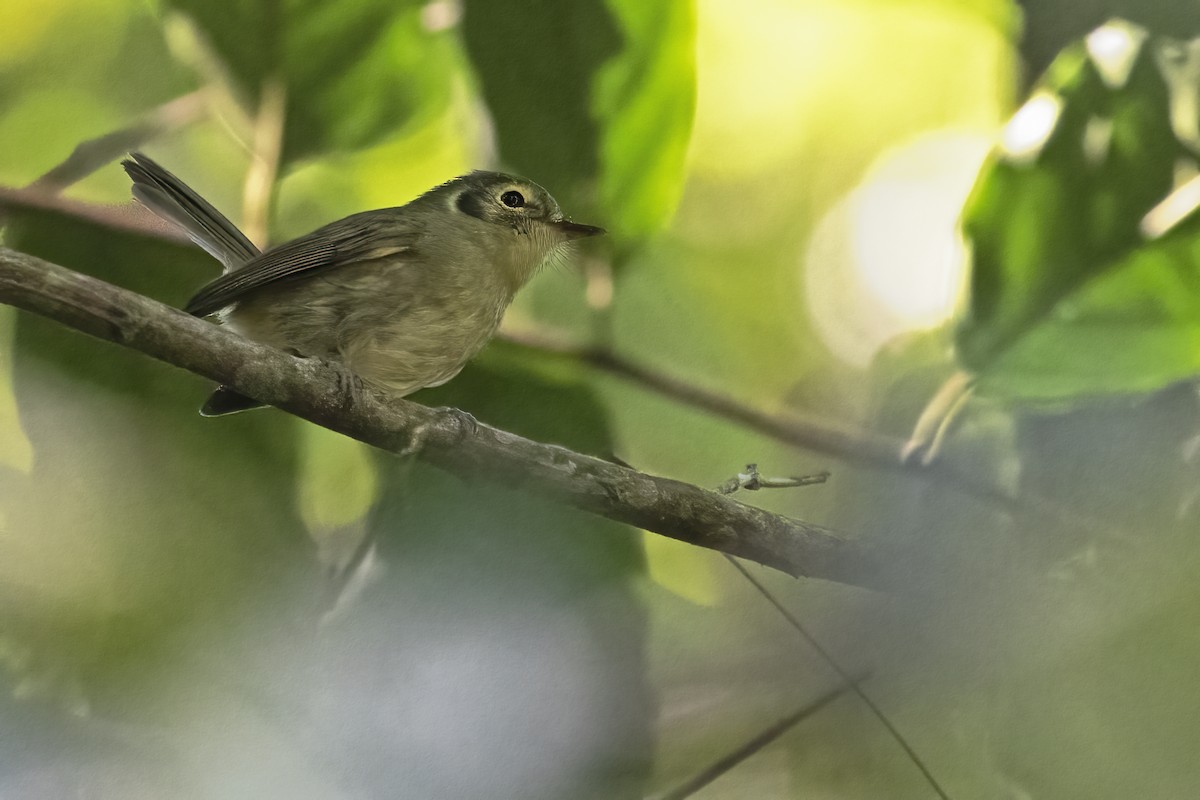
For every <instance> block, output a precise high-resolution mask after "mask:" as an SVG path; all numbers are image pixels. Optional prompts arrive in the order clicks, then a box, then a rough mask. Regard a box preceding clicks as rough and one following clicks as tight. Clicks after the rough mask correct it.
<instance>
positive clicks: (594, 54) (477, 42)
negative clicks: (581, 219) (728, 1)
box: [463, 0, 695, 237]
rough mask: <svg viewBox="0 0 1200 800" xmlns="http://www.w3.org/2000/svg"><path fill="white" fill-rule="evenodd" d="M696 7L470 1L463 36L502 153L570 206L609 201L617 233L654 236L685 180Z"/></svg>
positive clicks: (683, 0) (685, 3) (592, 0)
mask: <svg viewBox="0 0 1200 800" xmlns="http://www.w3.org/2000/svg"><path fill="white" fill-rule="evenodd" d="M693 15H694V11H693V8H692V0H680V1H679V2H672V3H639V2H631V1H630V0H607V1H606V0H581V1H580V2H574V3H569V4H564V3H555V2H552V0H530V2H525V3H520V4H510V3H493V2H488V0H467V2H465V3H464V20H463V36H464V40H465V43H466V46H467V51H468V53H469V54H470V57H471V61H472V63H473V64H474V66H475V74H476V76H477V79H478V80H479V82H480V85H481V88H482V90H483V96H484V99H485V100H486V101H487V102H488V105H489V107H490V108H491V109H492V111H493V120H494V122H495V125H496V139H497V144H498V146H499V149H500V156H501V158H502V159H503V160H504V161H505V162H507V163H509V164H511V165H512V167H513V169H515V170H516V171H518V172H521V173H524V174H529V175H537V176H540V177H539V180H543V181H545V182H546V183H547V185H549V186H554V187H556V188H555V191H556V192H557V193H558V195H559V200H560V202H564V203H566V204H567V207H569V208H576V207H579V206H580V205H581V204H584V205H583V207H584V209H589V210H590V204H588V201H589V199H591V201H592V203H595V202H599V203H600V204H601V207H602V208H603V209H604V211H605V222H606V224H608V225H609V226H611V227H612V228H613V231H614V233H616V234H617V235H619V236H622V237H637V236H645V235H647V234H650V233H653V232H654V231H655V230H657V229H658V228H659V227H661V226H662V224H663V223H664V222H666V221H667V220H668V219H669V218H670V215H671V213H672V212H673V211H674V209H675V205H676V203H677V202H678V198H679V195H680V190H681V188H682V177H683V176H682V173H683V166H684V154H685V150H686V147H687V142H688V137H689V134H690V132H691V126H692V109H693V94H694V88H693V87H694V84H695V69H694V65H693V55H692V42H693V38H694V33H693V28H694V21H693ZM547 97H554V98H556V101H555V102H553V103H547V102H546V98H547ZM597 193H598V195H599V197H598V198H593V194H597Z"/></svg>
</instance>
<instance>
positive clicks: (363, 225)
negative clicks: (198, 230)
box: [184, 208, 421, 317]
mask: <svg viewBox="0 0 1200 800" xmlns="http://www.w3.org/2000/svg"><path fill="white" fill-rule="evenodd" d="M396 211H397V209H390V208H389V209H381V210H379V211H366V212H363V213H361V214H355V215H353V216H350V217H346V218H345V219H343V220H339V221H337V222H333V223H330V224H329V225H326V226H325V227H323V228H318V229H317V230H315V231H313V232H312V233H310V234H308V235H306V236H301V237H300V238H299V239H295V240H293V241H290V242H288V243H286V244H282V245H280V246H279V247H277V248H275V249H274V250H268V251H267V252H265V253H263V254H262V255H261V256H259V257H258V258H256V259H254V260H253V261H251V262H249V263H248V264H246V265H245V266H244V267H242V268H241V269H238V270H235V271H233V272H230V273H227V274H225V275H222V276H221V277H219V278H217V279H216V280H215V281H213V282H212V283H210V284H208V285H207V286H205V287H204V288H203V289H201V290H200V291H199V292H197V293H196V296H195V297H193V298H192V299H191V300H189V301H188V304H187V306H186V308H185V309H184V310H185V311H187V312H188V313H189V314H194V315H195V316H197V317H203V316H206V315H208V314H212V313H214V312H216V311H220V310H221V309H222V308H225V307H226V306H229V305H231V304H232V303H235V302H237V301H238V300H240V299H241V298H243V297H244V296H245V295H246V294H248V293H250V292H253V291H255V290H257V289H261V288H262V287H264V286H267V285H268V284H272V283H277V282H279V281H287V280H294V279H296V278H306V277H309V276H311V275H314V274H316V273H318V272H323V271H325V270H327V269H332V268H334V267H338V266H344V265H346V264H355V263H359V262H362V261H371V260H374V259H378V258H388V257H394V256H399V255H405V256H408V257H409V258H411V257H412V256H413V255H414V253H415V250H414V248H415V246H416V244H417V240H418V239H419V238H420V234H421V227H420V226H419V225H415V224H411V223H408V222H401V221H400V220H399V219H397V214H396Z"/></svg>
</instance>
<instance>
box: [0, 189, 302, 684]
mask: <svg viewBox="0 0 1200 800" xmlns="http://www.w3.org/2000/svg"><path fill="white" fill-rule="evenodd" d="M6 214H7V220H6V221H7V223H8V225H7V227H6V228H5V231H4V234H5V241H6V243H7V244H9V245H10V246H12V247H15V248H19V249H21V250H22V251H24V252H28V253H32V254H36V255H38V256H40V257H43V258H46V259H48V260H51V261H54V262H56V263H59V264H64V265H66V266H69V267H71V268H73V269H78V270H81V271H84V272H86V273H88V274H92V275H97V276H98V277H101V278H103V279H105V280H108V281H111V282H113V283H116V284H118V285H121V286H124V287H126V288H129V289H132V290H134V291H137V292H140V293H142V294H146V295H149V296H151V297H154V298H156V299H159V300H162V301H163V302H166V303H169V304H173V305H179V304H180V303H182V302H183V301H184V300H185V299H186V298H187V297H188V295H189V294H190V293H191V292H192V291H193V290H194V289H195V287H196V285H197V284H199V283H201V282H202V281H203V280H204V278H205V277H209V276H211V275H212V274H214V273H215V272H216V267H215V265H214V263H213V261H212V259H210V258H209V257H208V256H207V255H206V254H204V253H202V252H200V251H199V250H198V249H196V248H192V247H184V246H182V245H178V244H173V243H168V242H163V241H155V240H150V239H146V238H143V237H141V236H137V235H134V234H129V233H124V232H120V231H116V230H112V229H108V228H105V227H104V226H102V225H99V224H97V223H93V222H90V221H85V220H81V219H78V218H72V217H70V216H68V215H64V214H60V213H58V212H54V211H38V210H9V211H8V212H6ZM14 340H15V341H14V344H15V346H14V364H13V371H14V376H13V385H14V388H15V394H16V401H17V406H18V410H19V413H20V418H21V423H22V427H23V428H24V430H25V433H26V434H27V435H28V438H29V441H30V443H31V445H32V450H33V464H32V470H31V471H30V473H29V475H28V476H27V478H25V479H24V481H23V487H24V488H23V491H22V492H21V493H20V494H17V495H11V496H4V498H3V499H4V508H3V510H4V512H5V514H6V516H7V523H6V529H5V537H6V540H7V541H8V543H9V545H11V549H9V550H8V551H7V557H6V558H5V559H4V560H3V564H2V565H0V583H11V584H13V585H16V586H17V587H19V589H18V590H17V591H19V595H18V596H17V597H16V600H15V602H13V603H8V604H5V605H3V606H2V607H0V630H2V631H3V632H4V634H5V635H13V636H15V637H16V638H17V639H19V640H20V641H22V642H23V643H32V644H34V645H35V646H36V648H37V649H38V651H39V652H40V653H41V655H43V656H44V657H46V658H49V659H51V660H55V661H58V662H61V663H62V665H63V668H64V669H66V668H68V667H69V668H70V669H75V670H87V671H88V674H87V676H85V677H87V678H90V679H93V680H96V681H103V680H105V679H109V680H117V681H119V680H122V679H126V680H127V679H128V678H129V676H130V675H135V674H136V675H139V676H142V679H143V686H144V684H145V683H146V682H149V679H146V678H144V675H145V674H146V673H144V672H143V670H145V669H154V668H156V665H157V666H161V664H159V662H158V661H157V659H159V658H161V657H162V653H161V652H160V648H162V647H163V643H164V642H165V641H166V640H167V639H169V638H170V637H172V636H178V635H181V633H182V632H183V631H185V630H189V629H190V630H195V629H196V628H197V627H200V628H205V626H208V627H207V628H206V629H209V630H228V631H233V630H235V629H236V627H237V625H239V624H241V622H243V621H246V620H249V619H251V618H253V613H252V612H251V611H250V609H251V608H252V607H257V606H256V601H258V600H261V599H263V598H265V597H267V596H269V595H270V594H271V593H272V592H276V591H277V590H278V589H279V587H280V586H282V585H284V584H285V583H286V582H287V581H288V580H290V578H289V577H287V576H289V575H293V576H294V575H295V574H297V573H299V574H301V575H304V574H306V573H308V572H309V571H310V570H311V569H312V567H311V565H310V556H311V549H310V543H309V542H308V540H307V537H306V534H305V531H304V526H303V525H302V524H301V522H300V520H299V518H298V517H297V514H296V509H295V504H294V502H293V492H294V488H295V474H296V465H295V461H296V457H295V424H294V421H293V420H291V419H289V418H287V417H286V416H284V415H282V414H279V413H275V412H269V411H264V412H258V413H255V414H245V415H241V416H243V417H244V419H238V418H237V417H234V418H231V419H229V420H224V419H222V420H209V419H204V418H202V417H200V416H199V415H198V414H197V411H196V409H197V408H198V405H199V404H200V403H201V402H202V401H203V398H204V395H205V393H206V392H207V391H209V389H210V388H211V386H210V385H209V384H208V383H207V382H206V381H204V380H202V379H200V378H198V377H196V376H193V375H189V374H188V373H186V372H183V371H181V370H179V369H176V368H174V367H171V366H168V365H166V364H163V363H160V362H158V361H155V360H153V359H150V358H147V357H146V356H144V355H142V354H140V353H137V352H134V351H132V350H129V349H126V348H123V347H119V346H117V345H114V344H111V343H107V342H101V341H99V340H96V339H92V338H89V337H86V336H83V335H82V334H79V333H78V332H75V331H72V330H70V329H68V328H66V327H64V326H62V325H60V324H58V323H56V322H53V321H50V320H46V319H43V318H41V317H38V316H35V315H32V314H24V313H22V314H19V315H18V316H17V321H16V329H15V337H14ZM214 422H215V423H216V424H213V423H214ZM80 631H86V632H87V633H86V635H81V634H80ZM88 682H89V683H90V681H88ZM91 685H92V686H94V685H95V684H91Z"/></svg>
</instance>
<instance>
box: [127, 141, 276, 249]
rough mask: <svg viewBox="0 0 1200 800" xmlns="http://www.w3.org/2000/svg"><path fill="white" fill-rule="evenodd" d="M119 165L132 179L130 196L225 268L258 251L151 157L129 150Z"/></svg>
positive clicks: (210, 206) (219, 214)
mask: <svg viewBox="0 0 1200 800" xmlns="http://www.w3.org/2000/svg"><path fill="white" fill-rule="evenodd" d="M121 166H123V167H124V168H125V172H127V173H128V174H129V177H130V178H131V179H132V180H133V196H134V197H135V198H137V200H138V201H139V202H141V203H142V204H143V205H144V206H146V207H147V208H149V209H150V210H151V211H153V212H154V213H155V214H158V215H159V216H160V217H162V218H163V219H166V220H169V221H170V222H173V223H175V224H176V225H178V226H179V227H180V228H182V229H183V230H184V231H185V232H186V233H187V235H188V237H190V238H191V240H192V241H193V242H195V243H196V244H198V245H200V246H201V247H203V248H204V249H205V250H206V251H208V253H209V254H210V255H211V256H212V257H213V258H215V259H217V260H218V261H220V262H221V263H222V264H224V265H225V271H226V272H232V271H233V270H235V269H237V268H238V267H240V266H241V265H242V264H245V263H246V262H247V261H249V260H251V259H252V258H255V257H256V256H258V255H259V254H260V252H261V251H260V250H259V249H258V248H257V247H255V246H254V243H253V242H251V241H250V240H249V239H247V238H246V236H245V234H243V233H242V232H241V231H239V230H238V229H237V226H236V225H234V224H233V223H232V222H230V221H229V219H228V218H227V217H226V216H225V215H224V214H222V213H221V212H220V211H217V210H216V209H215V208H213V207H212V205H210V204H209V202H208V201H207V200H205V199H204V198H203V197H201V196H200V195H198V194H196V192H195V191H193V190H192V188H191V187H189V186H188V185H187V184H186V183H184V182H183V181H181V180H179V178H177V177H175V176H174V175H172V174H171V173H170V172H168V171H167V170H165V169H163V168H162V167H161V166H159V165H158V164H157V163H156V162H155V161H154V160H153V159H151V158H149V157H147V156H146V155H144V154H142V153H131V154H130V158H128V159H126V160H125V161H122V162H121Z"/></svg>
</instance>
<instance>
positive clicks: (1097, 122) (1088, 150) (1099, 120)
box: [1083, 117, 1113, 164]
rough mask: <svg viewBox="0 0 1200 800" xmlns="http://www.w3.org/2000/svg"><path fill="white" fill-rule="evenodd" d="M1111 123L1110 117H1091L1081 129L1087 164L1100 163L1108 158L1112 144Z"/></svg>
mask: <svg viewBox="0 0 1200 800" xmlns="http://www.w3.org/2000/svg"><path fill="white" fill-rule="evenodd" d="M1112 133H1113V124H1112V120H1111V119H1106V118H1104V117H1092V118H1091V119H1089V120H1088V121H1087V127H1085V128H1084V129H1083V155H1084V157H1085V158H1087V160H1088V163H1089V164H1100V163H1102V162H1103V161H1104V159H1106V158H1108V149H1109V147H1110V146H1111V145H1112Z"/></svg>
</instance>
